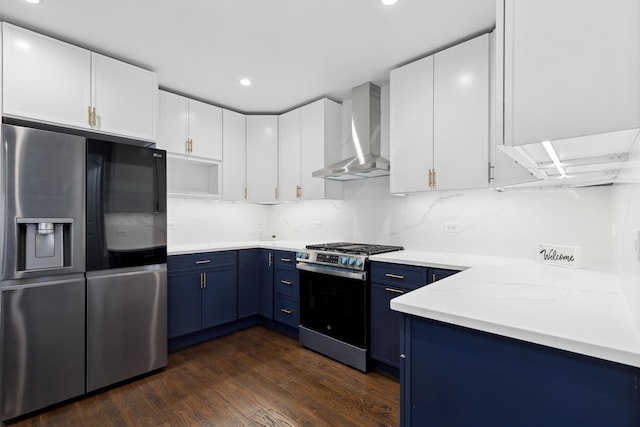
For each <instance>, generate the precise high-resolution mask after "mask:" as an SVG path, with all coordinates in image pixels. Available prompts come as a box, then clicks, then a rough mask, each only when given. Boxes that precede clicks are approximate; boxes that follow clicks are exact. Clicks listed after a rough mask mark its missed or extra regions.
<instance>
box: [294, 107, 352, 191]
mask: <svg viewBox="0 0 640 427" xmlns="http://www.w3.org/2000/svg"><path fill="white" fill-rule="evenodd" d="M341 109H342V108H341V106H340V104H338V103H337V102H334V101H330V100H328V99H321V100H319V101H316V102H313V103H311V104H308V105H305V106H304V107H302V108H301V113H302V115H301V128H302V142H303V145H302V161H301V165H302V167H301V169H302V178H301V180H302V182H301V184H302V189H301V198H303V199H304V200H318V199H324V198H325V197H327V196H329V195H328V194H327V187H326V186H327V184H328V183H327V181H326V180H324V179H320V178H314V177H312V176H311V174H312V173H313V172H315V171H317V170H319V169H322V168H323V167H325V166H327V165H328V164H330V162H329V161H328V160H327V157H328V156H330V152H331V151H332V148H334V147H339V146H340V119H341ZM333 151H335V150H333ZM334 184H336V183H334Z"/></svg>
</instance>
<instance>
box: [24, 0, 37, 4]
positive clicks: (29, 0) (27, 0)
mask: <svg viewBox="0 0 640 427" xmlns="http://www.w3.org/2000/svg"><path fill="white" fill-rule="evenodd" d="M24 1H26V2H27V3H31V4H40V0H24Z"/></svg>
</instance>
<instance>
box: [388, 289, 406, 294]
mask: <svg viewBox="0 0 640 427" xmlns="http://www.w3.org/2000/svg"><path fill="white" fill-rule="evenodd" d="M384 290H385V291H387V292H393V293H394V294H404V291H401V290H400V289H394V288H384Z"/></svg>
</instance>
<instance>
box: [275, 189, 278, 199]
mask: <svg viewBox="0 0 640 427" xmlns="http://www.w3.org/2000/svg"><path fill="white" fill-rule="evenodd" d="M275 194H276V200H278V187H276V188H275Z"/></svg>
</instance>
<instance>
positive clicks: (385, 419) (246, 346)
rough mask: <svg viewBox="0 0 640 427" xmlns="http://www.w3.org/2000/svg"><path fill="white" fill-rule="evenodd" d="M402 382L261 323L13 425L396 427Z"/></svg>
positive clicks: (172, 357)
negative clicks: (130, 379) (352, 364)
mask: <svg viewBox="0 0 640 427" xmlns="http://www.w3.org/2000/svg"><path fill="white" fill-rule="evenodd" d="M399 407H400V386H399V384H398V382H397V381H396V380H394V379H391V378H388V377H386V376H384V375H381V374H379V373H376V372H370V373H368V374H363V373H361V372H359V371H357V370H355V369H352V368H349V367H347V366H345V365H342V364H340V363H338V362H335V361H333V360H331V359H328V358H326V357H324V356H322V355H320V354H317V353H315V352H313V351H310V350H307V349H305V348H303V347H301V346H300V344H299V343H298V341H297V340H295V339H292V338H291V337H289V336H287V335H284V334H281V333H279V332H276V331H273V330H271V329H268V328H265V327H262V326H257V327H253V328H250V329H247V330H244V331H240V332H236V333H234V334H230V335H228V336H225V337H222V338H218V339H215V340H212V341H209V342H206V343H203V344H200V345H197V346H193V347H189V348H186V349H183V350H180V351H177V352H174V353H171V354H170V355H169V364H168V366H167V367H166V368H165V369H163V370H161V371H159V372H157V373H155V374H153V375H149V376H146V377H143V378H141V379H138V380H137V381H134V382H129V383H126V384H123V385H120V386H117V387H113V388H110V389H108V390H107V391H105V392H103V393H97V394H92V395H89V396H86V397H84V398H80V399H77V400H75V401H72V402H70V403H67V404H65V405H60V406H57V407H54V408H52V409H50V410H47V411H44V412H41V413H37V414H35V415H32V416H30V417H27V418H23V419H19V420H16V421H14V422H12V423H10V424H11V425H13V426H16V427H23V426H25V427H27V426H28V427H32V426H54V427H55V426H75V425H78V426H80V425H81V426H94V425H95V426H141V427H146V426H225V427H226V426H273V427H275V426H278V427H280V426H285V427H288V426H291V427H293V426H296V427H297V426H397V425H398V424H399V419H400V409H399Z"/></svg>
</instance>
